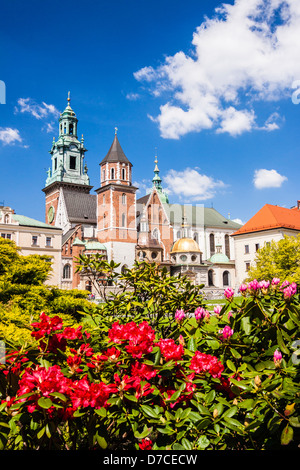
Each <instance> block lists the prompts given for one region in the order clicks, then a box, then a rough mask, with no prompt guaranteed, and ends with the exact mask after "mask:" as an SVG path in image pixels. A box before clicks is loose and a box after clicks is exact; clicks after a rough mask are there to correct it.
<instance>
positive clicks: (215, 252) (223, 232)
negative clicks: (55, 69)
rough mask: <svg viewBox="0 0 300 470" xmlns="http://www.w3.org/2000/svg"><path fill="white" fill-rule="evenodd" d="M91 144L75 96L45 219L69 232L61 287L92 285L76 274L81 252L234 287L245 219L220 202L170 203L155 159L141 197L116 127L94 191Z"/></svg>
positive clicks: (58, 147) (215, 290)
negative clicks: (225, 212)
mask: <svg viewBox="0 0 300 470" xmlns="http://www.w3.org/2000/svg"><path fill="white" fill-rule="evenodd" d="M86 151H87V149H86V148H85V143H84V139H83V137H82V138H81V140H79V139H78V119H77V117H76V114H75V112H74V111H73V109H72V108H71V104H70V94H69V95H68V102H67V106H66V108H65V110H64V111H63V112H62V113H61V115H60V118H59V135H58V139H57V140H55V138H53V142H52V147H51V150H50V154H51V166H50V168H49V170H48V172H47V179H46V183H45V187H44V188H43V192H44V194H45V204H46V224H49V225H52V226H55V227H60V228H61V229H62V231H63V236H62V247H61V250H62V251H61V259H62V266H61V273H62V275H61V287H62V288H65V289H71V288H78V289H87V290H90V291H91V292H92V286H91V285H90V284H89V282H88V281H87V280H86V279H85V278H84V276H82V275H80V274H78V273H76V261H75V260H76V258H77V257H78V256H79V254H85V255H90V254H95V253H100V254H102V255H103V256H105V258H106V259H107V260H108V261H111V260H114V261H115V262H116V263H120V267H119V269H120V270H121V271H122V270H124V269H126V268H130V267H132V266H133V264H134V262H135V261H136V260H137V261H143V260H144V261H148V262H155V263H157V264H158V265H159V266H165V267H166V268H167V269H168V270H169V272H170V273H171V274H172V275H176V274H178V273H182V274H185V275H187V276H188V277H189V278H190V279H191V280H192V282H193V283H195V284H204V286H205V290H206V292H207V293H208V294H209V295H210V296H211V297H214V296H217V295H219V293H220V291H222V292H223V290H224V288H225V287H228V286H231V287H234V286H235V261H234V244H233V239H232V238H231V234H232V233H234V232H235V231H237V230H238V229H239V228H240V225H239V224H237V223H235V222H234V221H232V220H230V219H229V218H225V217H223V216H222V215H221V214H220V213H219V212H217V211H216V210H215V209H214V208H207V207H203V206H202V205H180V204H171V203H170V202H169V199H168V194H167V193H166V192H165V191H164V189H163V184H162V179H161V177H160V175H159V173H160V172H159V168H158V161H157V157H155V161H154V164H155V165H154V176H153V179H152V183H153V185H152V189H151V191H150V192H149V193H148V194H146V195H144V196H143V197H140V198H138V199H137V197H136V192H137V190H138V188H137V187H135V186H133V185H132V167H133V165H132V163H131V162H130V160H129V159H128V158H127V156H126V154H125V153H124V151H123V149H122V147H121V145H120V142H119V139H118V135H117V129H115V135H114V139H113V142H112V144H111V146H110V148H109V150H108V153H107V155H106V156H105V157H104V158H103V159H102V161H101V162H100V182H99V188H98V189H96V190H94V192H92V189H93V187H92V186H91V185H90V179H89V176H88V168H87V166H86V164H85V162H84V156H85V152H86Z"/></svg>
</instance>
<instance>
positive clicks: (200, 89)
mask: <svg viewBox="0 0 300 470" xmlns="http://www.w3.org/2000/svg"><path fill="white" fill-rule="evenodd" d="M299 29H300V6H299V2H298V0H286V1H281V0H268V1H267V0H251V1H249V0H239V1H233V0H232V1H228V2H226V3H224V4H221V3H220V2H218V1H215V0H209V1H208V0H207V1H201V2H200V1H199V0H188V1H187V2H182V1H179V0H172V1H171V0H160V1H156V0H151V1H150V0H149V1H148V0H139V1H138V0H128V1H126V2H125V1H124V0H115V1H114V2H111V1H103V0H99V1H95V0H94V1H91V0H87V1H85V2H81V1H79V0H73V1H69V0H65V1H64V2H61V1H57V0H51V1H49V0H44V1H43V2H40V1H35V0H28V2H23V1H21V0H14V1H13V2H5V3H4V2H3V3H2V5H1V18H0V50H1V68H0V70H1V72H0V80H2V81H3V82H4V83H5V85H6V103H5V104H1V105H0V159H1V173H0V202H2V201H4V203H5V205H9V206H11V207H12V208H14V209H15V211H16V212H17V213H19V214H23V215H27V216H30V217H33V218H36V219H39V220H44V193H43V192H42V191H41V189H42V188H43V187H44V184H45V179H46V170H47V169H48V167H49V166H50V154H49V150H50V148H51V142H52V139H53V137H55V138H57V135H58V122H57V116H58V112H61V111H62V110H63V109H64V108H65V106H66V104H67V93H68V91H70V92H71V106H72V108H73V109H74V111H75V112H76V114H77V117H78V119H79V125H78V126H79V127H78V129H79V132H78V134H79V136H80V137H81V134H82V133H83V135H84V139H85V145H86V147H87V149H88V152H87V154H86V162H87V166H88V168H89V176H90V179H91V184H92V185H93V186H94V189H97V188H98V187H99V163H100V161H101V160H102V158H103V157H104V156H105V155H106V153H107V151H108V150H109V147H110V145H111V143H112V140H113V138H114V128H115V126H117V127H118V137H119V141H120V143H121V145H122V147H123V150H124V152H125V154H126V155H127V157H128V158H129V159H130V161H131V162H132V163H133V180H134V182H135V183H137V185H138V186H139V188H140V190H139V193H138V196H142V195H144V194H145V192H146V191H147V188H149V187H150V186H151V179H152V177H153V169H154V157H155V152H156V150H155V149H157V155H158V166H159V169H160V174H161V177H162V179H163V185H164V187H165V188H166V189H167V190H168V191H169V197H170V201H171V202H181V203H190V204H191V203H192V204H204V205H205V206H208V207H211V206H212V205H213V207H215V209H217V210H218V211H219V212H221V213H222V214H223V215H225V216H227V215H228V214H230V217H231V218H232V219H240V220H242V221H243V222H246V221H247V220H248V219H249V218H250V217H252V215H254V214H255V212H257V211H258V210H259V209H260V208H261V207H262V206H263V205H264V204H266V203H269V204H278V205H281V206H285V207H291V206H293V205H295V204H296V201H297V199H300V192H299V184H298V181H299V157H300V140H299V126H300V106H299V105H298V98H299V97H300V92H299V93H298V90H299V89H300V61H299V57H300V38H299ZM2 91H3V89H2ZM1 96H2V95H1V90H0V99H1ZM2 101H3V99H2Z"/></svg>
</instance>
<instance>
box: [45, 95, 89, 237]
mask: <svg viewBox="0 0 300 470" xmlns="http://www.w3.org/2000/svg"><path fill="white" fill-rule="evenodd" d="M70 101H71V100H70V92H69V94H68V101H67V106H66V108H65V110H64V111H63V112H62V113H61V115H60V118H59V135H58V139H57V141H55V137H54V138H53V142H52V147H51V150H50V154H51V166H50V168H49V170H48V172H47V173H48V176H47V179H46V184H45V188H44V189H43V191H44V193H45V196H46V223H48V224H51V225H56V226H58V227H61V228H63V230H64V232H65V231H67V230H68V229H70V228H71V227H70V226H72V225H74V223H73V224H72V223H70V221H69V219H68V214H67V213H66V204H65V200H64V199H65V197H64V196H67V197H68V200H72V199H73V200H75V199H76V198H78V197H80V195H82V198H83V199H84V198H85V199H87V196H86V195H89V193H90V190H91V189H92V186H90V179H89V176H88V169H87V166H86V164H84V156H85V152H86V151H87V149H86V148H85V146H84V139H83V136H82V138H81V140H80V141H79V140H78V137H77V124H78V119H77V117H76V114H75V112H74V111H73V109H72V108H71V105H70ZM73 222H76V221H73Z"/></svg>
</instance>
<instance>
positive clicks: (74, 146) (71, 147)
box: [69, 144, 77, 150]
mask: <svg viewBox="0 0 300 470" xmlns="http://www.w3.org/2000/svg"><path fill="white" fill-rule="evenodd" d="M69 148H70V150H77V147H76V145H74V144H71V145H70V147H69Z"/></svg>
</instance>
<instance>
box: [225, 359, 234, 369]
mask: <svg viewBox="0 0 300 470" xmlns="http://www.w3.org/2000/svg"><path fill="white" fill-rule="evenodd" d="M226 364H227V367H228V369H230V370H232V371H233V372H236V367H235V365H234V364H233V362H232V361H231V360H230V359H228V360H227V361H226Z"/></svg>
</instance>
